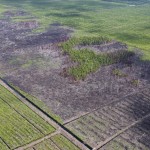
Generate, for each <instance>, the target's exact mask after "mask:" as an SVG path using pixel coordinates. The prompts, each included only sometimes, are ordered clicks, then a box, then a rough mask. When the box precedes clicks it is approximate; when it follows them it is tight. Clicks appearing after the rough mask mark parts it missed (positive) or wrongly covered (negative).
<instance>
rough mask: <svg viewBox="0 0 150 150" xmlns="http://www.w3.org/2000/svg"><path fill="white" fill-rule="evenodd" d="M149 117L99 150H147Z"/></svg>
mask: <svg viewBox="0 0 150 150" xmlns="http://www.w3.org/2000/svg"><path fill="white" fill-rule="evenodd" d="M149 135H150V117H149V118H147V119H145V120H144V121H143V122H141V123H139V124H137V125H136V126H134V127H132V128H130V129H129V130H127V131H126V132H125V133H123V134H121V135H119V136H118V137H116V138H115V139H113V140H112V141H111V142H109V143H107V144H106V145H105V146H104V147H102V148H100V150H112V149H113V150H149V149H150V136H149Z"/></svg>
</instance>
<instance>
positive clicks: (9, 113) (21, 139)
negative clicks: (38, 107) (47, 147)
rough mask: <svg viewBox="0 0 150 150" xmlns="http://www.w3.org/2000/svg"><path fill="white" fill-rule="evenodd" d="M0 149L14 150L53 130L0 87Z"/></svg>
mask: <svg viewBox="0 0 150 150" xmlns="http://www.w3.org/2000/svg"><path fill="white" fill-rule="evenodd" d="M0 122H1V123H0V149H1V150H2V149H6V148H5V147H7V148H8V149H14V148H17V147H19V146H22V145H25V144H27V143H30V142H32V141H34V140H36V139H38V138H41V137H43V136H45V135H47V134H50V133H52V132H54V130H55V129H54V128H53V127H52V126H51V125H50V124H48V123H47V122H46V121H45V120H43V119H42V118H41V117H40V116H38V115H37V114H36V113H35V112H33V111H32V110H31V109H30V108H29V107H27V106H26V105H25V104H23V103H22V102H21V101H20V100H19V99H18V98H16V97H15V96H14V95H13V94H12V93H10V92H9V91H8V90H6V89H5V88H4V87H3V86H1V85H0Z"/></svg>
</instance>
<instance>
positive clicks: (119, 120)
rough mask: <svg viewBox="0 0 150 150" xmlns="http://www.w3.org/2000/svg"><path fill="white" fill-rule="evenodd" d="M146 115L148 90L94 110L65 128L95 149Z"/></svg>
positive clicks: (148, 110)
mask: <svg viewBox="0 0 150 150" xmlns="http://www.w3.org/2000/svg"><path fill="white" fill-rule="evenodd" d="M148 114H150V90H149V89H147V90H145V91H143V92H141V93H138V94H134V95H130V96H128V97H126V98H124V99H123V100H122V101H119V102H116V103H114V104H113V105H109V106H106V107H104V108H102V109H99V110H96V111H95V112H93V113H90V114H88V115H86V116H83V117H81V118H79V119H77V120H75V121H73V122H70V123H69V124H67V125H66V127H67V128H68V129H70V130H71V131H72V132H73V133H74V134H76V135H77V136H78V137H79V138H81V139H82V140H83V141H84V142H85V143H87V144H89V145H90V146H91V147H96V146H97V145H98V144H99V143H100V142H104V141H106V140H107V139H108V138H109V137H111V136H113V135H115V134H117V133H118V132H119V131H120V130H123V129H124V128H126V127H128V126H130V125H131V124H132V123H134V122H136V121H137V120H139V119H141V118H143V117H144V116H147V115H148ZM149 125H150V124H149ZM147 127H148V126H147ZM149 143H150V141H149ZM108 150H109V149H108ZM118 150H121V148H120V149H118Z"/></svg>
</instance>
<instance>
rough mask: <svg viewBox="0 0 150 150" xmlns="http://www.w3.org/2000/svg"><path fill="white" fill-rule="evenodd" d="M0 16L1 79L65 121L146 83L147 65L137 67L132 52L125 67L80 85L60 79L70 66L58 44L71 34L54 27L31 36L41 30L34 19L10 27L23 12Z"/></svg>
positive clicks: (106, 48) (111, 69)
mask: <svg viewBox="0 0 150 150" xmlns="http://www.w3.org/2000/svg"><path fill="white" fill-rule="evenodd" d="M4 15H5V18H6V19H1V20H0V26H1V30H0V37H1V38H0V42H1V45H0V52H1V56H0V70H1V72H0V73H1V75H2V76H3V78H4V79H6V80H7V81H9V82H12V83H13V84H14V85H16V86H18V87H19V88H21V89H22V90H24V91H25V92H27V93H30V94H32V95H34V96H36V97H38V98H39V99H41V100H42V101H43V102H44V103H45V104H46V105H47V106H48V107H49V108H50V109H51V110H52V111H53V112H54V113H55V114H57V115H59V116H61V117H62V119H63V120H64V121H65V120H68V119H70V118H72V117H74V116H77V115H81V114H82V113H85V112H90V111H92V110H94V109H97V108H100V107H102V106H103V105H106V104H107V103H110V102H112V101H114V100H116V99H118V98H119V99H121V98H122V97H124V96H125V95H127V94H130V93H132V92H135V91H137V90H140V89H143V88H145V87H147V85H148V84H149V82H150V76H149V74H150V62H143V61H141V60H140V55H139V53H138V51H136V50H135V55H133V56H132V57H130V58H129V59H128V60H127V61H126V62H120V63H117V64H113V65H109V66H102V67H101V68H99V70H97V71H96V72H94V73H91V74H89V75H88V76H87V78H86V79H85V80H84V81H74V80H73V79H72V78H70V77H64V76H63V75H62V72H63V71H64V70H65V69H66V68H69V67H71V66H72V65H74V63H73V62H72V61H71V60H70V58H69V56H68V55H66V54H63V52H62V51H61V49H60V48H59V47H58V44H59V43H60V42H64V41H66V40H68V39H69V38H70V37H71V33H73V30H72V29H70V28H64V27H63V26H61V25H60V24H59V23H56V24H53V25H51V26H50V27H49V29H48V30H47V31H45V32H43V33H33V32H32V30H33V29H36V28H37V27H38V26H40V25H39V24H38V22H37V21H36V20H35V19H32V20H31V21H27V22H25V21H24V22H18V23H14V22H12V21H11V16H14V15H26V13H25V12H20V13H19V12H18V13H15V14H13V13H11V12H6V13H5V14H4ZM90 48H91V50H96V52H97V51H101V52H103V53H104V52H107V51H117V50H122V49H127V45H124V44H122V43H119V42H117V41H115V42H114V43H110V44H109V45H107V46H106V45H96V46H93V47H90ZM78 50H80V49H78Z"/></svg>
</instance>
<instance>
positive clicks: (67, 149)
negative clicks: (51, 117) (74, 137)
mask: <svg viewBox="0 0 150 150" xmlns="http://www.w3.org/2000/svg"><path fill="white" fill-rule="evenodd" d="M51 140H52V141H53V142H54V143H55V144H56V145H57V146H58V147H59V148H60V149H61V150H80V149H79V148H78V147H76V146H75V145H74V144H73V143H72V142H71V141H69V140H68V139H67V138H66V137H64V136H63V135H61V134H57V135H55V136H53V137H52V138H51Z"/></svg>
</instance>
